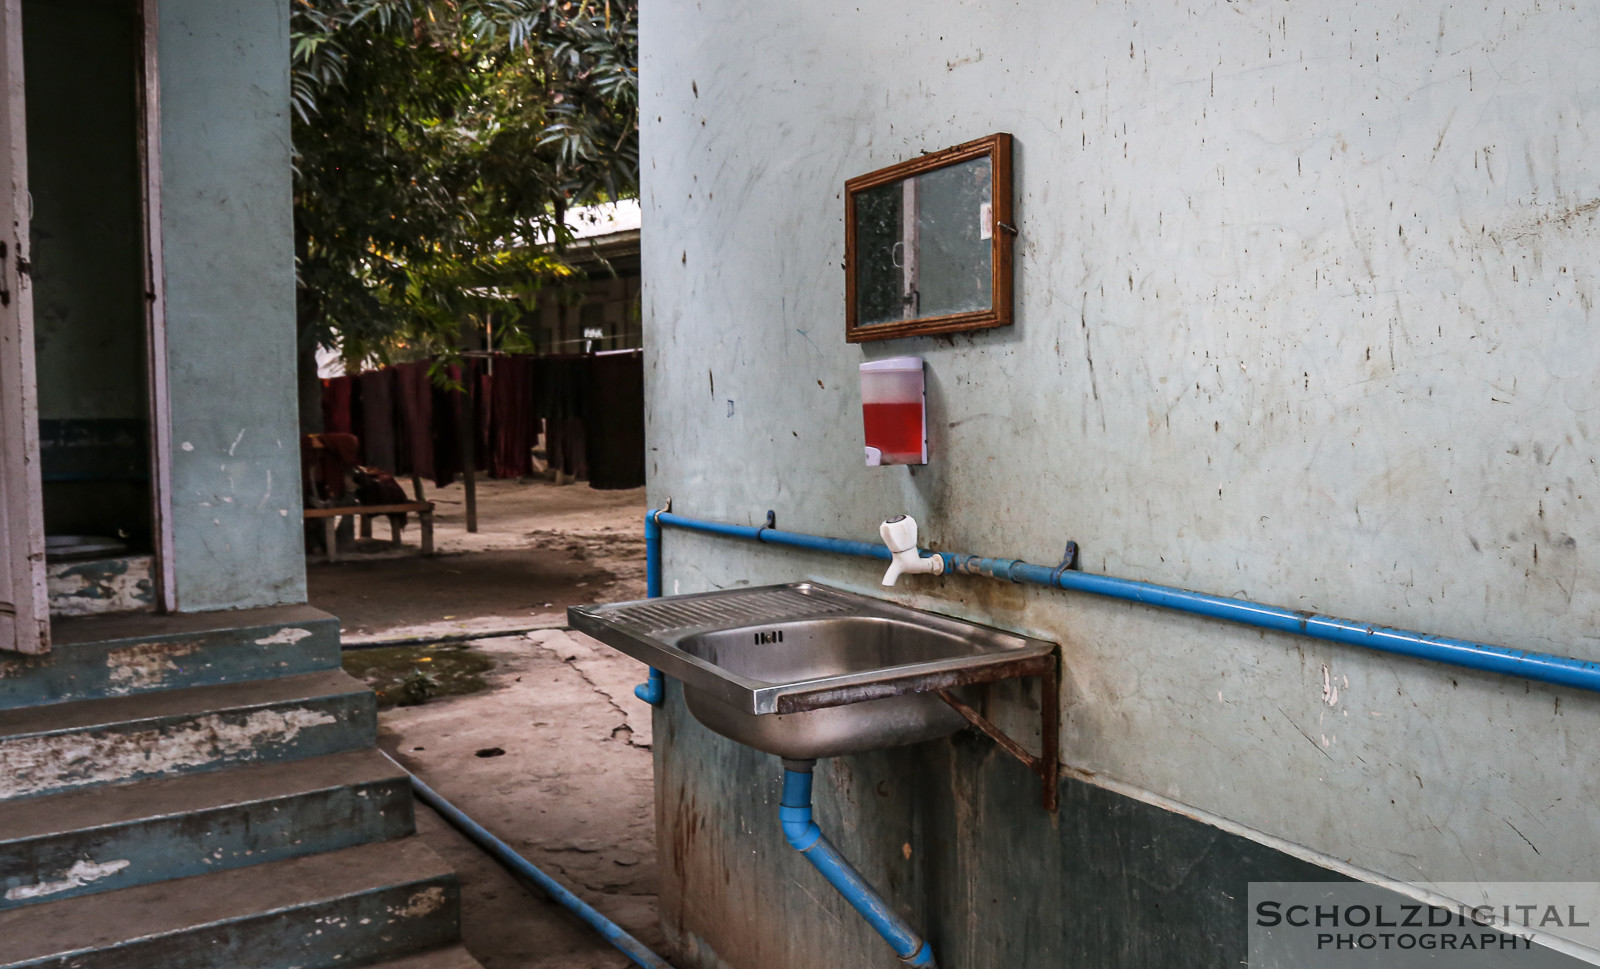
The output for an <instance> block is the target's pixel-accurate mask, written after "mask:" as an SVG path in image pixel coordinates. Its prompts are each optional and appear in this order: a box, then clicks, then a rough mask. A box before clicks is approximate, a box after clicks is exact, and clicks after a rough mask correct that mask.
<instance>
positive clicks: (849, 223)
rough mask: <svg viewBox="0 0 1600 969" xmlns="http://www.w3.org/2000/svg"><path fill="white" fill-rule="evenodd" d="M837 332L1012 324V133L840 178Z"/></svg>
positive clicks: (862, 337) (872, 334) (849, 336)
mask: <svg viewBox="0 0 1600 969" xmlns="http://www.w3.org/2000/svg"><path fill="white" fill-rule="evenodd" d="M844 197H845V203H844V225H845V239H844V263H845V339H846V340H848V341H849V342H851V343H861V342H863V341H866V340H888V339H892V338H894V337H902V336H915V335H919V334H927V333H951V332H954V331H957V330H980V329H984V328H987V327H991V326H1009V325H1010V324H1011V242H1012V237H1013V236H1015V235H1016V231H1017V230H1016V228H1015V227H1014V226H1015V223H1014V222H1013V221H1012V216H1011V136H1010V135H1007V134H997V135H990V136H989V137H987V138H980V139H978V140H977V141H969V142H967V143H966V144H964V145H957V146H955V147H954V148H946V149H945V150H944V151H940V152H934V153H932V154H928V155H923V156H922V157H920V158H914V159H912V160H911V161H908V162H902V163H900V164H898V165H893V166H890V167H889V168H884V169H881V170H879V171H876V172H872V173H871V174H869V175H862V176H859V177H857V178H852V179H850V180H849V181H848V182H846V183H845V196H844Z"/></svg>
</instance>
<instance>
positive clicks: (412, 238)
mask: <svg viewBox="0 0 1600 969" xmlns="http://www.w3.org/2000/svg"><path fill="white" fill-rule="evenodd" d="M292 11H293V12H292V15H291V17H292V20H291V31H292V36H293V44H294V46H293V61H292V65H293V66H292V75H291V83H292V98H293V105H292V106H293V112H294V116H293V135H294V149H295V199H294V203H295V229H296V257H297V262H298V272H299V323H300V333H301V340H302V345H303V346H304V345H306V344H307V343H308V342H313V341H314V342H315V343H318V344H320V345H323V346H333V345H335V344H337V345H339V346H341V348H342V350H343V352H344V355H345V357H346V359H347V360H348V361H351V362H355V361H361V360H368V359H373V358H376V359H380V360H384V359H388V356H389V354H390V352H391V351H392V350H393V349H394V348H395V347H397V346H408V347H412V348H417V349H420V350H422V351H424V352H440V351H443V352H450V351H453V350H454V348H455V347H457V346H458V345H459V331H460V328H461V327H462V326H464V325H472V324H473V323H474V322H475V321H479V320H481V319H482V318H483V317H485V316H486V315H488V314H494V317H495V322H496V329H497V331H500V332H502V333H505V332H508V331H509V332H511V333H512V334H514V333H515V332H516V331H515V329H514V324H515V321H516V318H517V316H518V315H519V313H520V308H521V306H522V305H523V304H524V300H525V299H526V298H527V297H528V296H529V295H530V294H531V292H532V291H533V290H534V289H537V288H538V287H539V286H540V285H543V284H545V283H546V282H548V281H550V280H551V279H554V278H559V277H560V276H562V275H564V274H566V273H568V272H570V270H568V269H567V268H566V267H565V266H564V265H563V264H562V263H561V261H560V260H559V258H558V257H557V256H556V255H553V254H552V253H551V252H550V251H549V246H548V245H546V244H547V243H550V242H552V241H554V242H558V243H559V242H560V241H562V234H563V233H564V232H565V229H564V228H563V227H562V224H561V222H562V215H563V214H564V211H565V209H566V207H567V206H569V205H577V204H583V203H586V202H590V201H595V200H599V199H604V198H617V197H622V196H627V195H631V194H633V193H634V192H635V191H636V186H637V180H638V119H637V116H638V93H637V92H638V43H637V37H638V32H637V3H636V0H586V2H558V0H294V6H293V8H292Z"/></svg>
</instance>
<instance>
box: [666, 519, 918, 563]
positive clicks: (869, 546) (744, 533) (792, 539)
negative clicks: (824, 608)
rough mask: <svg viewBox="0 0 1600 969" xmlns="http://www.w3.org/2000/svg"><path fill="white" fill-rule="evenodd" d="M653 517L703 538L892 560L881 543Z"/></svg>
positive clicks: (773, 529) (772, 529) (698, 520)
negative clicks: (710, 536)
mask: <svg viewBox="0 0 1600 969" xmlns="http://www.w3.org/2000/svg"><path fill="white" fill-rule="evenodd" d="M655 516H656V521H657V523H658V524H660V525H671V526H672V527H674V528H682V529H684V530H686V531H691V532H702V533H704V534H706V535H721V536H723V537H725V538H747V539H750V540H751V541H756V542H763V543H765V544H767V545H786V546H788V547H790V548H804V549H810V550H811V551H814V552H833V553H835V554H838V555H858V556H861V557H862V558H869V559H882V560H883V561H885V562H887V561H889V560H890V559H891V558H893V556H892V555H890V554H889V549H888V547H887V546H885V545H884V544H883V543H882V542H857V541H853V540H852V539H848V538H827V537H825V536H822V535H807V534H805V533H804V532H784V531H779V530H778V529H776V528H765V527H757V526H753V525H724V524H723V523H722V522H708V521H702V520H701V519H698V518H685V517H684V516H682V515H674V514H673V513H672V512H670V511H659V512H656V513H655ZM647 554H648V553H647Z"/></svg>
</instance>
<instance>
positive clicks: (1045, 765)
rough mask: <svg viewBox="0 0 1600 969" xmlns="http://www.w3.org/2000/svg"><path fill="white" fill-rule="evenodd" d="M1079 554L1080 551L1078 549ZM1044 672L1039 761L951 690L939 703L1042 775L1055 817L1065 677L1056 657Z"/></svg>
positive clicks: (1048, 659)
mask: <svg viewBox="0 0 1600 969" xmlns="http://www.w3.org/2000/svg"><path fill="white" fill-rule="evenodd" d="M1073 551H1074V552H1075V551H1076V549H1075V548H1074V549H1073ZM1040 660H1042V661H1043V662H1042V663H1040V668H1039V669H1038V670H1037V671H1036V672H1034V673H1032V675H1035V676H1038V677H1039V740H1040V748H1041V750H1040V753H1039V756H1037V757H1035V756H1034V755H1033V754H1030V753H1028V749H1027V748H1026V747H1024V746H1022V745H1021V744H1019V743H1017V742H1016V741H1015V740H1013V739H1011V737H1009V736H1007V735H1006V732H1005V731H1004V730H1001V729H1000V728H999V727H997V726H995V725H994V723H993V722H992V721H990V720H989V718H988V717H985V716H984V715H983V714H981V713H979V712H978V711H976V710H974V709H972V707H970V706H968V705H967V704H966V703H964V702H962V700H961V699H960V698H959V697H957V696H956V695H955V694H954V693H951V692H950V691H949V690H940V691H939V699H941V700H943V701H944V702H946V703H948V704H950V706H951V708H952V709H954V710H955V711H956V712H957V713H959V714H961V715H962V716H963V717H966V718H967V722H968V723H970V724H972V725H973V726H974V727H977V728H978V729H979V730H981V731H983V732H984V734H985V735H987V736H988V737H989V739H990V740H993V741H994V742H995V743H996V744H999V745H1000V749H1001V750H1004V751H1005V752H1006V753H1008V754H1010V755H1011V756H1013V757H1015V758H1016V759H1017V760H1020V761H1022V764H1023V766H1025V767H1027V768H1028V770H1031V771H1033V772H1034V773H1035V774H1038V775H1039V781H1040V784H1041V789H1040V795H1041V798H1040V800H1041V801H1042V802H1043V804H1044V809H1045V810H1046V811H1049V812H1051V813H1052V814H1054V813H1055V810H1056V803H1057V800H1058V798H1059V790H1058V785H1059V784H1060V774H1061V673H1060V669H1059V666H1058V660H1057V659H1056V656H1055V654H1054V653H1052V654H1050V655H1049V656H1041V657H1040Z"/></svg>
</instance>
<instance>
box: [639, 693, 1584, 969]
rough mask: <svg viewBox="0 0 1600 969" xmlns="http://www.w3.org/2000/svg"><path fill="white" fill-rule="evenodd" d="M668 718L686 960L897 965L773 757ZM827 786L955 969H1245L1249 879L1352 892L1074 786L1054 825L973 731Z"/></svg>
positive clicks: (662, 746)
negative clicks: (804, 831) (795, 843)
mask: <svg viewBox="0 0 1600 969" xmlns="http://www.w3.org/2000/svg"><path fill="white" fill-rule="evenodd" d="M655 724H656V726H655V730H656V747H655V749H656V789H657V822H658V839H659V846H660V865H661V878H662V884H661V912H662V922H663V929H664V930H665V933H666V935H667V938H668V939H669V940H671V942H672V944H673V946H674V948H675V950H676V951H675V953H674V955H675V956H677V957H678V962H676V963H675V964H677V965H681V966H683V967H685V969H687V967H691V966H692V967H695V969H728V967H734V969H754V967H756V966H761V967H763V969H823V967H831V966H839V965H851V966H857V967H873V969H878V967H881V969H890V967H893V966H897V965H900V963H899V961H898V960H897V959H896V958H895V957H894V955H893V954H892V953H891V952H890V950H889V948H888V946H887V945H885V944H884V943H883V942H882V941H881V940H880V939H878V938H877V937H876V936H875V935H873V934H872V933H871V931H870V930H869V929H867V928H866V927H865V924H864V923H863V922H862V921H861V920H860V918H859V917H858V916H856V915H855V913H854V912H852V911H851V910H850V909H849V908H848V907H847V906H846V905H845V904H844V903H843V902H842V901H841V900H840V899H839V897H838V896H837V895H836V894H835V893H834V892H833V890H832V889H831V888H830V887H829V886H828V885H827V884H826V883H825V882H823V881H822V879H821V877H820V876H818V875H817V874H816V872H814V871H812V870H811V868H810V866H809V865H807V864H806V862H805V860H804V859H802V858H800V857H799V856H798V855H797V854H796V853H795V852H794V851H792V850H790V849H788V848H787V846H786V845H785V844H784V842H783V837H782V834H781V833H780V831H779V824H778V804H777V801H778V785H779V777H780V773H781V768H780V765H779V762H778V759H777V758H775V757H769V756H767V755H765V754H761V753H757V752H755V751H753V750H749V749H746V748H743V747H741V746H740V745H738V744H735V743H733V742H732V741H729V740H725V739H723V738H721V737H718V736H716V735H714V734H712V733H710V732H709V731H707V730H706V729H705V728H703V727H701V726H700V725H699V724H698V723H696V722H695V721H694V720H693V718H692V717H691V716H690V715H689V713H688V712H687V710H686V709H685V708H684V707H683V705H682V701H681V694H680V692H679V689H678V687H677V685H676V684H671V685H669V689H668V696H667V703H666V705H664V706H663V707H662V708H661V709H660V710H659V711H658V713H657V714H656V721H655ZM815 793H816V807H817V821H818V824H820V825H821V827H822V829H823V831H824V832H825V833H826V834H827V835H828V837H829V838H831V839H832V840H833V841H834V842H835V843H836V844H837V845H838V847H839V848H840V850H841V851H842V852H843V853H844V854H845V856H846V857H847V858H849V859H851V861H852V862H853V863H855V864H856V866H857V867H858V868H859V869H860V870H861V871H862V873H863V874H864V875H865V876H866V877H867V878H868V879H869V880H870V881H872V882H873V883H874V884H875V885H877V886H878V887H879V888H880V890H882V891H883V893H884V894H885V895H886V896H887V897H888V898H889V900H890V902H891V904H893V905H895V907H896V908H897V909H898V910H899V911H900V912H901V913H902V914H903V915H905V916H906V917H907V918H908V919H909V920H910V921H911V922H912V924H913V925H916V926H918V927H920V928H921V929H922V930H923V931H924V932H925V934H926V935H927V937H928V939H929V941H931V942H932V943H933V948H934V952H935V954H936V956H937V957H938V960H939V965H940V966H941V967H942V969H997V967H1022V966H1029V967H1031V966H1071V967H1072V969H1148V967H1151V966H1183V967H1186V969H1189V967H1196V969H1198V967H1210V969H1238V967H1240V966H1244V965H1246V964H1247V957H1248V935H1247V933H1248V928H1249V924H1248V918H1249V912H1248V894H1249V888H1250V883H1251V882H1344V881H1348V879H1347V878H1345V877H1344V876H1342V875H1340V874H1338V873H1336V872H1333V871H1331V870H1329V869H1326V868H1323V867H1320V866H1318V865H1315V864H1311V863H1309V862H1306V861H1302V860H1300V859H1299V858H1296V857H1294V856H1292V855H1289V854H1286V853H1284V852H1282V851H1279V850H1277V849H1275V848H1272V847H1269V846H1267V845H1264V844H1262V843H1260V842H1257V841H1254V840H1251V839H1249V838H1246V837H1243V836H1241V835H1238V834H1234V833H1230V832H1228V831H1225V830H1223V829H1221V828H1218V827H1215V826H1213V825H1211V824H1208V823H1205V822H1203V821H1200V820H1197V819H1195V818H1192V817H1187V816H1185V815H1183V814H1180V813H1177V812H1174V811H1170V810H1166V809H1164V808H1162V807H1158V806H1156V805H1153V804H1148V803H1145V802H1144V801H1140V800H1137V799H1135V798H1131V797H1128V796H1125V795H1122V794H1118V793H1115V792H1113V791H1109V790H1107V789H1105V788H1102V787H1098V786H1096V785H1094V784H1092V783H1088V782H1085V781H1081V780H1063V781H1062V782H1061V784H1060V794H1061V804H1060V808H1059V810H1058V811H1057V813H1056V814H1054V815H1052V814H1049V813H1047V812H1045V811H1044V809H1043V808H1042V807H1041V806H1040V803H1039V802H1040V798H1039V786H1038V780H1037V779H1036V778H1035V776H1034V775H1033V774H1031V773H1029V772H1028V771H1027V770H1026V769H1025V768H1023V767H1022V765H1021V764H1019V763H1017V762H1016V761H1014V760H1012V759H1011V758H1010V757H1009V756H1007V755H1006V754H1004V753H1003V752H1001V751H999V750H998V749H997V748H996V747H995V745H994V744H993V743H992V742H990V741H989V740H988V738H986V737H983V736H982V735H980V734H977V733H975V732H972V731H967V732H963V733H960V734H957V735H956V736H955V737H953V738H951V739H949V740H944V741H936V742H932V743H927V744H921V745H918V746H915V747H905V748H899V749H895V750H887V751H874V752H872V753H869V754H863V755H857V756H853V757H844V758H836V759H833V760H828V761H823V762H821V763H819V764H818V767H817V780H816V791H815ZM1352 810H1353V811H1358V810H1359V806H1358V805H1352ZM1404 901H1406V900H1405V899H1402V898H1400V897H1399V896H1396V902H1397V903H1400V902H1404ZM1547 955H1553V954H1549V953H1547ZM1560 961H1561V960H1560V959H1559V957H1557V958H1553V959H1552V960H1549V961H1548V962H1546V961H1541V962H1540V963H1539V964H1540V965H1546V964H1551V965H1553V964H1557V963H1558V962H1560ZM1578 964H1579V963H1576V962H1572V963H1571V965H1573V966H1577V965H1578Z"/></svg>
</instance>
